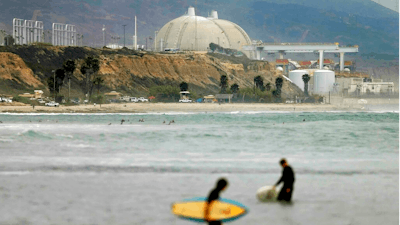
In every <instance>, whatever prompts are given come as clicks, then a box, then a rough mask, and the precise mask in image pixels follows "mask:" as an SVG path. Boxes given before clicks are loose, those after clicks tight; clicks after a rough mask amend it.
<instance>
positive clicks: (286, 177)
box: [273, 159, 295, 202]
mask: <svg viewBox="0 0 400 225" xmlns="http://www.w3.org/2000/svg"><path fill="white" fill-rule="evenodd" d="M279 163H280V164H281V166H282V168H283V171H282V177H281V178H280V179H279V180H278V182H276V184H275V185H274V187H273V188H274V189H275V187H276V186H278V185H279V184H280V183H281V182H283V187H282V189H281V191H280V192H279V195H278V201H287V202H290V201H291V199H292V194H293V188H294V186H293V184H294V181H295V178H294V172H293V169H292V167H290V166H289V165H288V163H287V162H286V159H281V161H280V162H279Z"/></svg>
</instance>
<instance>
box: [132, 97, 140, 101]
mask: <svg viewBox="0 0 400 225" xmlns="http://www.w3.org/2000/svg"><path fill="white" fill-rule="evenodd" d="M138 101H139V99H138V98H136V97H131V102H138Z"/></svg>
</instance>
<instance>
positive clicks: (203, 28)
mask: <svg viewBox="0 0 400 225" xmlns="http://www.w3.org/2000/svg"><path fill="white" fill-rule="evenodd" d="M196 27H197V29H196ZM196 30H197V31H196ZM161 39H162V41H161ZM156 42H157V50H158V51H160V50H161V51H162V50H164V49H166V48H171V49H180V50H188V51H207V50H208V48H209V45H210V43H215V44H218V45H220V46H221V47H223V48H231V49H237V50H241V49H242V46H243V45H250V44H251V39H250V37H249V36H248V35H247V33H246V32H245V31H244V30H243V29H242V28H241V27H240V26H238V25H237V24H235V23H232V22H230V21H227V20H221V19H218V13H217V12H216V11H212V12H211V16H210V17H207V18H205V17H202V16H196V15H195V11H194V8H193V7H190V8H189V10H188V13H187V14H185V15H183V16H181V17H179V18H176V19H174V20H172V21H170V22H168V23H167V24H165V25H164V26H163V27H162V28H161V29H160V31H159V32H158V34H157V39H156ZM161 48H162V49H161ZM243 53H245V54H247V55H248V54H249V52H243ZM248 56H249V55H248Z"/></svg>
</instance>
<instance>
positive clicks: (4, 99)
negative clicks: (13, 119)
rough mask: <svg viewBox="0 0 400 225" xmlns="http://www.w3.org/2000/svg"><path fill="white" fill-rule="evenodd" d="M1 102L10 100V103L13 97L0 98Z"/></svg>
mask: <svg viewBox="0 0 400 225" xmlns="http://www.w3.org/2000/svg"><path fill="white" fill-rule="evenodd" d="M0 102H9V103H11V102H12V100H11V99H9V98H4V97H3V98H0Z"/></svg>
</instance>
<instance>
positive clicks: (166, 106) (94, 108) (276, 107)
mask: <svg viewBox="0 0 400 225" xmlns="http://www.w3.org/2000/svg"><path fill="white" fill-rule="evenodd" d="M362 110H364V107H363V105H358V104H355V105H333V104H308V103H303V104H284V103H280V104H268V103H225V104H217V103H126V104H124V103H119V104H116V103H115V104H102V105H98V104H97V105H94V104H90V105H75V106H63V105H61V106H59V107H48V106H35V108H33V107H32V106H30V105H24V106H21V105H18V106H16V105H10V104H4V103H3V104H0V112H2V113H7V112H8V113H157V112H160V113H163V112H236V111H240V112H252V111H255V112H261V111H285V112H293V111H302V112H324V111H362Z"/></svg>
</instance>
